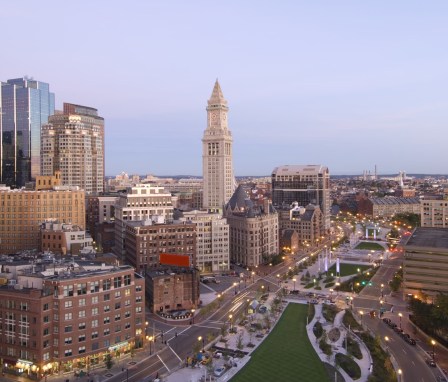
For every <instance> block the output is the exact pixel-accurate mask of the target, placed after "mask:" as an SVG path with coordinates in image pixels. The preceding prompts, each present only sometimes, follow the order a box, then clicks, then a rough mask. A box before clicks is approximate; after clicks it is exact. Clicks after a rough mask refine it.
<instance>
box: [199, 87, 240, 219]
mask: <svg viewBox="0 0 448 382" xmlns="http://www.w3.org/2000/svg"><path fill="white" fill-rule="evenodd" d="M228 111H229V108H228V106H227V101H226V100H225V98H224V96H223V94H222V90H221V86H219V82H218V80H216V82H215V86H214V87H213V91H212V95H211V97H210V99H209V100H208V106H207V128H206V129H205V131H204V137H203V138H202V175H203V179H204V185H203V207H204V208H205V209H207V210H210V211H215V212H217V211H219V212H222V211H223V208H224V206H225V204H226V203H227V202H228V201H229V199H230V198H231V197H232V195H233V192H234V191H235V178H234V176H233V161H232V142H233V139H232V133H231V132H230V130H229V129H228V124H227V113H228Z"/></svg>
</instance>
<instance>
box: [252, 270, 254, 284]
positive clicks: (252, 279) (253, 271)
mask: <svg viewBox="0 0 448 382" xmlns="http://www.w3.org/2000/svg"><path fill="white" fill-rule="evenodd" d="M254 282H255V272H254V271H252V283H254Z"/></svg>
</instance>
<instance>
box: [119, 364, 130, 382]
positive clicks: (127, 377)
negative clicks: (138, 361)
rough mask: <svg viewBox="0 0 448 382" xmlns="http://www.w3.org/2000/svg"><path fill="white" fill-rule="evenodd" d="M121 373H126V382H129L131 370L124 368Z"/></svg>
mask: <svg viewBox="0 0 448 382" xmlns="http://www.w3.org/2000/svg"><path fill="white" fill-rule="evenodd" d="M121 371H123V372H124V371H126V382H129V369H128V368H124V367H123V368H122V369H121Z"/></svg>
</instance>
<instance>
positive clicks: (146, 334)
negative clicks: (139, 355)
mask: <svg viewBox="0 0 448 382" xmlns="http://www.w3.org/2000/svg"><path fill="white" fill-rule="evenodd" d="M148 325H149V322H148V321H146V322H145V338H147V337H148Z"/></svg>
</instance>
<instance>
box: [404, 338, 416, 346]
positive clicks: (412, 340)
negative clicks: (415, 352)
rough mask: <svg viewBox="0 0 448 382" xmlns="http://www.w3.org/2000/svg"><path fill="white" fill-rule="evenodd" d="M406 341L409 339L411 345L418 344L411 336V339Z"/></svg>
mask: <svg viewBox="0 0 448 382" xmlns="http://www.w3.org/2000/svg"><path fill="white" fill-rule="evenodd" d="M406 341H407V343H408V344H409V345H412V346H415V345H417V342H416V341H415V340H414V339H413V338H409V339H408V340H406Z"/></svg>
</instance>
